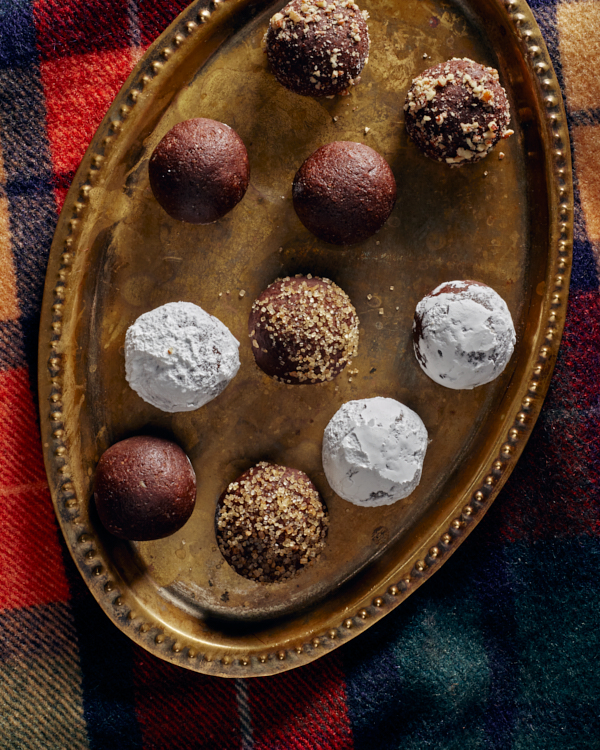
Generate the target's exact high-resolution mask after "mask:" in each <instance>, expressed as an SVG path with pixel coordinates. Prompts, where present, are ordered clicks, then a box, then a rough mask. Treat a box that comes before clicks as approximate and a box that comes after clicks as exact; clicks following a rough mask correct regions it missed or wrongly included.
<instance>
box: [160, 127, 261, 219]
mask: <svg viewBox="0 0 600 750" xmlns="http://www.w3.org/2000/svg"><path fill="white" fill-rule="evenodd" d="M148 171H149V175H150V187H151V188H152V192H153V193H154V197H155V198H156V200H157V201H158V202H159V203H160V205H161V206H162V207H163V208H164V210H165V211H166V212H167V213H168V214H169V216H171V217H173V218H174V219H178V220H179V221H187V222H191V223H192V224H210V223H211V222H213V221H217V219H220V218H221V217H222V216H225V214H226V213H228V212H229V211H231V209H232V208H234V206H236V205H237V204H238V203H239V202H240V201H241V200H242V198H243V197H244V193H245V192H246V189H247V187H248V181H249V179H250V166H249V163H248V153H247V152H246V147H245V146H244V143H243V141H242V139H241V138H240V137H239V135H238V134H237V133H236V132H235V130H232V129H231V128H230V127H229V125H224V124H223V123H222V122H216V121H215V120H207V119H205V118H202V117H200V118H197V119H193V120H185V121H184V122H180V123H178V124H177V125H175V127H173V128H171V130H169V132H168V133H167V134H166V135H165V136H164V138H163V139H162V140H161V141H160V143H159V144H158V146H157V147H156V148H155V149H154V152H153V153H152V156H151V157H150V162H149V164H148Z"/></svg>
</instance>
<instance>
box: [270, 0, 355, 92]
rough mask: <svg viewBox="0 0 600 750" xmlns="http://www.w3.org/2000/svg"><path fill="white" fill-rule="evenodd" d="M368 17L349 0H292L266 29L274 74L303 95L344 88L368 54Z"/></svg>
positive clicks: (291, 88) (350, 81)
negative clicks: (329, 0) (328, 0)
mask: <svg viewBox="0 0 600 750" xmlns="http://www.w3.org/2000/svg"><path fill="white" fill-rule="evenodd" d="M367 18H368V14H367V12H366V11H361V10H360V9H359V7H358V5H356V4H355V3H354V2H351V0H341V1H340V0H332V2H327V0H306V1H304V0H292V2H291V3H289V4H288V5H286V6H285V7H284V8H282V9H281V10H280V11H279V12H278V13H275V15H274V16H273V17H272V18H271V20H270V21H269V28H268V30H267V33H266V34H265V48H266V52H267V58H268V60H269V65H270V67H271V70H272V71H273V74H274V75H275V77H276V78H277V80H278V81H279V83H281V85H282V86H285V88H287V89H289V90H290V91H294V92H295V93H296V94H302V95H303V96H334V95H335V94H345V93H346V92H347V91H348V88H350V87H351V86H354V85H355V84H356V83H358V82H359V81H360V73H361V71H362V69H363V67H364V65H365V63H366V62H367V60H368V57H369V32H368V29H367V23H366V19H367Z"/></svg>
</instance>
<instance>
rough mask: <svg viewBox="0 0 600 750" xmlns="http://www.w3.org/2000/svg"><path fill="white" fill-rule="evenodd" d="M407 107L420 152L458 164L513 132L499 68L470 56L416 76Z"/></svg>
mask: <svg viewBox="0 0 600 750" xmlns="http://www.w3.org/2000/svg"><path fill="white" fill-rule="evenodd" d="M404 110H405V112H406V114H405V122H406V130H407V131H408V134H409V136H410V137H411V138H412V140H413V141H414V142H415V143H416V144H417V146H418V147H419V148H420V149H421V151H422V152H423V153H424V154H425V155H426V156H429V157H430V158H431V159H435V160H436V161H442V162H446V163H447V164H451V165H452V166H455V167H457V166H462V165H463V164H469V163H472V162H476V161H479V160H480V159H483V157H484V156H487V154H488V153H489V152H490V151H491V150H492V149H493V148H494V146H495V145H496V143H498V141H499V140H500V139H501V138H508V136H510V135H512V133H513V131H512V130H509V129H508V125H509V122H510V111H509V108H508V100H507V98H506V91H505V90H504V89H503V88H502V86H501V85H500V83H499V82H498V71H497V70H495V69H494V68H486V67H484V66H483V65H480V64H479V63H477V62H474V61H473V60H469V59H468V58H466V57H465V58H463V59H459V58H453V59H452V60H449V61H448V62H444V63H439V65H434V66H433V67H432V68H429V69H428V70H426V71H424V72H423V73H421V75H420V76H417V77H416V78H415V79H414V80H413V82H412V86H411V87H410V89H409V91H408V94H407V96H406V102H405V104H404Z"/></svg>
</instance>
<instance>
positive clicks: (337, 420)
mask: <svg viewBox="0 0 600 750" xmlns="http://www.w3.org/2000/svg"><path fill="white" fill-rule="evenodd" d="M426 450H427V429H426V428H425V425H424V424H423V421H422V420H421V418H420V417H419V415H418V414H416V413H415V412H414V411H412V409H409V408H408V406H405V405H404V404H401V403H400V402H399V401H396V400H395V399H393V398H382V397H376V398H366V399H361V400H359V401H348V402H347V403H345V404H344V405H343V406H342V407H341V408H340V409H339V410H338V411H337V412H336V413H335V414H334V416H333V417H332V419H331V420H330V422H329V424H328V425H327V427H326V428H325V432H324V434H323V468H324V470H325V476H326V477H327V481H328V482H329V484H330V485H331V487H332V489H333V490H334V491H335V492H337V494H338V495H339V496H340V497H341V498H343V499H344V500H348V501H349V502H351V503H354V504H355V505H361V506H365V507H377V506H380V505H391V504H392V503H395V502H396V501H397V500H401V499H402V498H404V497H407V496H408V495H410V494H411V492H413V490H414V489H415V488H416V487H417V485H418V484H419V482H420V480H421V471H422V468H423V461H424V459H425V452H426Z"/></svg>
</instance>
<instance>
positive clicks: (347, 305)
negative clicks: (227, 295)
mask: <svg viewBox="0 0 600 750" xmlns="http://www.w3.org/2000/svg"><path fill="white" fill-rule="evenodd" d="M248 332H249V336H250V341H251V345H252V352H253V354H254V359H255V360H256V364H257V365H258V366H259V367H260V368H261V370H263V372H265V373H266V374H267V375H270V376H271V377H272V378H275V379H276V380H281V381H282V382H284V383H293V384H300V385H302V384H308V383H322V382H324V381H328V380H333V378H335V376H336V375H337V374H338V373H340V372H341V371H342V370H343V369H344V367H346V365H347V364H349V363H350V361H351V360H352V358H353V357H355V356H356V353H357V349H358V317H357V315H356V310H355V309H354V307H353V305H352V303H351V302H350V298H349V297H348V295H347V294H346V293H345V292H344V291H342V290H341V289H340V288H339V286H337V285H336V284H334V283H333V282H332V281H330V280H329V279H320V278H317V277H313V276H310V275H309V276H295V277H293V278H290V277H286V278H284V279H277V281H274V282H273V283H272V284H270V285H269V286H268V287H267V288H266V289H265V290H264V291H263V292H262V294H260V296H259V297H258V298H257V299H256V300H255V301H254V303H253V305H252V310H251V312H250V318H249V320H248Z"/></svg>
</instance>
